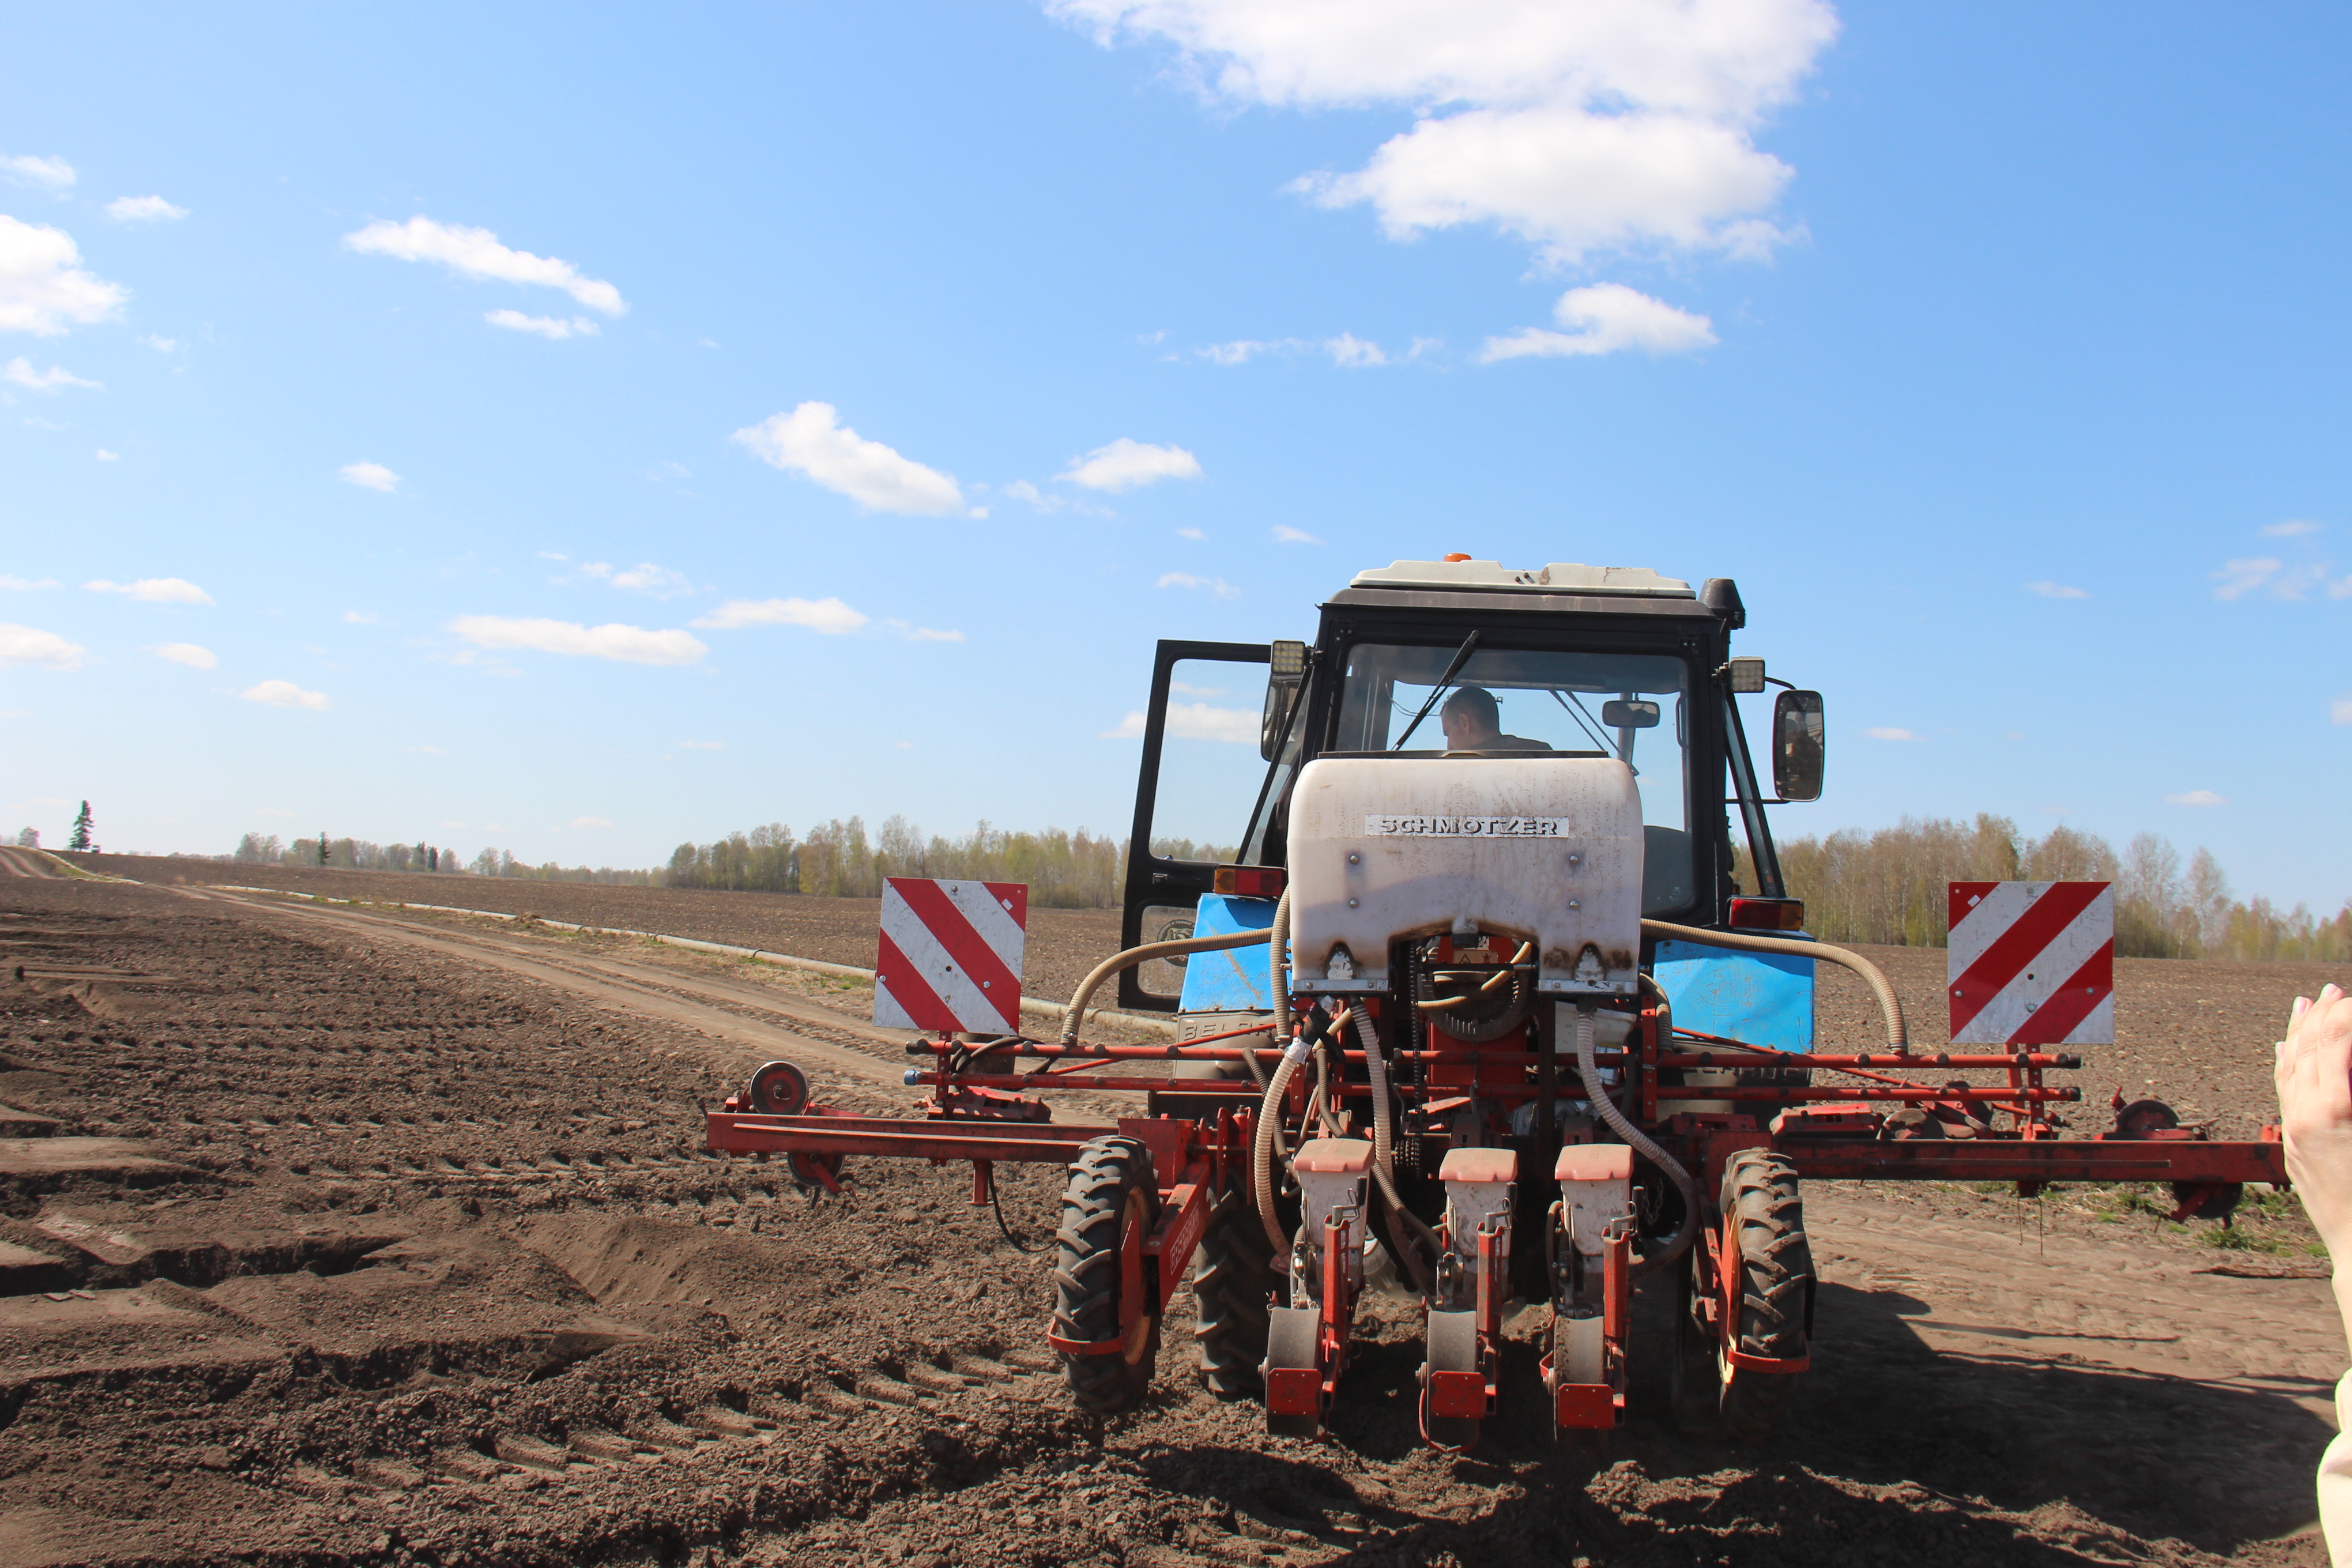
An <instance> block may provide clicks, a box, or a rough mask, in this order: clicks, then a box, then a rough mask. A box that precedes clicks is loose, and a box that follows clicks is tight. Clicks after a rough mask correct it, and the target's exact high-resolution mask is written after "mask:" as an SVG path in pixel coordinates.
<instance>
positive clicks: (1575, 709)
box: [1551, 690, 1642, 778]
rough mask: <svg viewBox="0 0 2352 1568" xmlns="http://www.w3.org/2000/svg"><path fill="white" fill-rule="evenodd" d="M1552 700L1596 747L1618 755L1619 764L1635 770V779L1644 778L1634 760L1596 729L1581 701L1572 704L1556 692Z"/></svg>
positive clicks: (1589, 713) (1552, 695)
mask: <svg viewBox="0 0 2352 1568" xmlns="http://www.w3.org/2000/svg"><path fill="white" fill-rule="evenodd" d="M1551 700H1553V701H1554V702H1557V703H1559V705H1560V706H1561V707H1562V708H1564V709H1567V710H1568V716H1569V717H1570V718H1571V719H1573V720H1575V721H1577V722H1578V723H1579V724H1581V725H1583V726H1584V732H1585V734H1586V735H1588V736H1590V737H1591V740H1592V743H1593V744H1594V745H1596V746H1599V747H1600V748H1601V751H1602V752H1611V753H1614V754H1616V756H1617V760H1618V761H1619V762H1621V763H1624V764H1625V765H1626V767H1628V768H1631V769H1632V770H1633V776H1634V777H1635V778H1640V777H1641V776H1642V770H1641V769H1639V768H1636V767H1634V766H1633V758H1631V757H1629V756H1626V755H1624V754H1623V753H1622V752H1621V751H1619V749H1618V748H1617V747H1615V746H1612V745H1611V744H1610V743H1609V737H1608V736H1606V735H1603V734H1602V733H1601V731H1599V730H1598V729H1596V728H1595V727H1594V725H1593V722H1592V715H1591V712H1590V711H1589V710H1587V709H1586V708H1585V706H1584V703H1583V701H1582V700H1576V701H1574V702H1571V701H1570V700H1569V699H1568V698H1565V697H1562V696H1561V695H1560V694H1559V692H1558V691H1556V690H1555V691H1554V692H1553V693H1552V694H1551Z"/></svg>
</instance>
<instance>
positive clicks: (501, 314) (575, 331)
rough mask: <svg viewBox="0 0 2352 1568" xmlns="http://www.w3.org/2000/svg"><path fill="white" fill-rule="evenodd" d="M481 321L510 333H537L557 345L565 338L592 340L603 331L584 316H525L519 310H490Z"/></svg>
mask: <svg viewBox="0 0 2352 1568" xmlns="http://www.w3.org/2000/svg"><path fill="white" fill-rule="evenodd" d="M482 320H484V321H488V322H489V324H490V325H492V326H494V327H504V328H506V329H507V331H510V332H537V333H538V334H539V335H540V336H541V337H542V338H545V339H547V340H548V341H549V342H559V343H560V342H562V341H563V340H564V339H566V338H593V337H594V336H595V335H596V334H597V333H599V332H601V331H604V328H602V327H600V326H598V325H597V324H596V323H595V322H593V321H590V320H589V319H588V318H587V317H585V316H572V317H570V318H566V317H562V316H526V315H524V314H523V313H522V312H521V311H520V310H492V311H490V312H488V314H486V315H484V316H483V317H482Z"/></svg>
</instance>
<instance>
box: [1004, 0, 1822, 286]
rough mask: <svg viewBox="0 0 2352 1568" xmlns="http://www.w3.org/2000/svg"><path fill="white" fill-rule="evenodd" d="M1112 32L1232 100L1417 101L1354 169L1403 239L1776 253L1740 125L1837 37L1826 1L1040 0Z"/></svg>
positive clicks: (1783, 172) (1319, 103)
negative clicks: (1471, 231)
mask: <svg viewBox="0 0 2352 1568" xmlns="http://www.w3.org/2000/svg"><path fill="white" fill-rule="evenodd" d="M1047 9H1048V10H1049V11H1050V12H1052V13H1053V14H1055V15H1056V16H1061V17H1063V18H1065V19H1066V20H1069V21H1073V22H1076V23H1078V24H1080V25H1081V26H1087V27H1088V28H1089V29H1090V30H1091V31H1092V32H1093V33H1094V35H1095V37H1097V40H1098V41H1100V42H1102V43H1104V44H1105V45H1108V44H1110V43H1113V42H1115V41H1117V40H1118V39H1119V38H1121V37H1127V38H1138V37H1145V38H1159V39H1163V40H1166V41H1167V42H1169V43H1171V44H1173V45H1174V46H1175V47H1177V48H1178V49H1179V50H1180V51H1181V54H1182V58H1183V61H1184V64H1185V66H1186V67H1187V68H1188V69H1189V71H1190V72H1191V74H1192V76H1193V78H1194V79H1195V80H1197V81H1198V82H1199V83H1200V85H1201V87H1202V89H1203V90H1204V91H1205V92H1206V93H1207V94H1209V95H1210V96H1211V97H1213V98H1214V99H1218V100H1223V101H1224V102H1226V103H1228V104H1241V105H1248V104H1263V105H1267V106H1270V107H1276V108H1288V109H1297V110H1312V109H1317V108H1346V109H1363V108H1371V107H1391V106H1393V107H1400V108H1407V109H1410V110H1412V111H1413V112H1414V113H1415V114H1416V115H1418V116H1419V117H1420V118H1419V119H1418V121H1416V123H1415V124H1414V125H1413V127H1412V129H1411V130H1410V131H1407V132H1402V133H1401V134H1399V135H1396V136H1394V137H1391V139H1390V140H1389V141H1388V142H1385V143H1383V144H1382V145H1381V147H1380V148H1379V149H1378V150H1377V151H1375V152H1374V153H1372V154H1371V157H1370V161H1369V162H1368V163H1366V164H1365V165H1364V166H1363V167H1362V168H1360V169H1359V170H1356V171H1354V172H1353V173H1348V174H1330V173H1318V174H1310V175H1308V176H1307V177H1306V178H1305V179H1302V180H1300V181H1299V182H1298V183H1297V188H1299V189H1303V190H1305V191H1307V193H1309V194H1310V195H1313V196H1314V197H1315V198H1316V199H1317V200H1318V201H1320V202H1322V203H1323V204H1324V205H1329V206H1344V205H1352V204H1355V203H1369V204H1370V205H1371V206H1372V207H1373V209H1374V210H1375V211H1376V212H1377V213H1378V214H1379V216H1380V220H1381V226H1382V227H1383V228H1384V229H1385V230H1386V231H1387V232H1388V233H1389V234H1390V235H1391V237H1397V238H1403V237H1408V236H1411V235H1412V234H1415V233H1418V232H1420V231H1422V230H1424V229H1430V228H1442V227H1446V226H1452V225H1455V224H1467V223H1493V224H1495V225H1496V226H1498V227H1500V228H1502V229H1504V230H1506V231H1507V232H1509V233H1512V234H1516V235H1519V236H1521V237H1525V238H1526V239H1528V240H1529V241H1530V242H1532V243H1533V244H1535V245H1536V246H1537V247H1538V248H1539V250H1540V251H1541V252H1542V253H1543V254H1544V255H1545V256H1546V257H1548V258H1551V259H1553V260H1560V261H1565V260H1572V259H1574V258H1578V257H1580V256H1582V255H1584V254H1586V253H1588V252H1590V251H1593V250H1599V249H1622V248H1630V247H1639V248H1643V249H1665V250H1726V251H1730V252H1733V253H1735V254H1748V255H1753V254H1759V253H1761V252H1764V251H1768V250H1769V248H1770V247H1771V246H1772V245H1773V244H1775V243H1776V242H1777V241H1778V240H1779V239H1780V238H1781V235H1780V231H1779V230H1778V229H1777V228H1775V227H1774V226H1773V225H1772V224H1771V222H1770V221H1769V217H1768V216H1767V215H1769V212H1770V211H1771V209H1772V207H1773V205H1775V204H1776V203H1777V202H1778V200H1779V198H1780V193H1781V191H1782V189H1783V188H1784V187H1785V186H1786V185H1787V184H1788V182H1789V180H1790V176H1791V174H1793V171H1792V170H1790V168H1789V166H1788V165H1787V164H1785V163H1781V162H1780V160H1779V159H1777V158H1774V157H1772V156H1770V155H1769V154H1768V153H1762V152H1759V150H1758V149H1757V148H1756V146H1755V144H1754V142H1753V140H1752V138H1753V135H1754V132H1756V130H1757V129H1758V128H1759V126H1760V125H1761V124H1762V123H1763V121H1764V120H1765V118H1766V117H1767V116H1768V115H1769V113H1770V112H1771V111H1772V110H1775V109H1777V108H1779V107H1780V106H1781V105H1782V104H1785V103H1787V102H1788V101H1789V100H1790V99H1791V98H1792V97H1793V96H1794V95H1795V93H1796V91H1797V89H1798V86H1799V84H1800V83H1801V81H1802V79H1804V77H1805V75H1806V74H1807V73H1808V72H1809V71H1810V70H1811V67H1812V64H1813V61H1814V59H1815V58H1816V57H1817V56H1818V55H1819V54H1820V53H1821V51H1822V49H1823V48H1825V47H1827V46H1828V45H1829V43H1830V42H1831V40H1832V39H1833V38H1834V37H1836V36H1837V30H1838V24H1837V16H1836V14H1835V12H1834V11H1832V8H1831V7H1830V6H1829V5H1827V4H1825V3H1824V0H1686V3H1685V4H1681V5H1633V4H1617V5H1526V4H1519V3H1514V0H1451V3H1440V0H1419V3H1413V0H1402V3H1391V4H1383V5H1365V4H1362V3H1360V0H1047Z"/></svg>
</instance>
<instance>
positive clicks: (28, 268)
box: [0, 213, 131, 338]
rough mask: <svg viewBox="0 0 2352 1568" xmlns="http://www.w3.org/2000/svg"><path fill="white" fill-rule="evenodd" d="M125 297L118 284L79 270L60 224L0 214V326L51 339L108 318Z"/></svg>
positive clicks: (78, 257)
mask: <svg viewBox="0 0 2352 1568" xmlns="http://www.w3.org/2000/svg"><path fill="white" fill-rule="evenodd" d="M130 297H131V296H130V290H128V289H124V288H123V287H122V286H121V284H119V283H109V282H107V281H106V280H105V279H101V278H99V277H96V276H94V275H93V274H90V273H88V272H85V271H83V270H82V269H81V252H80V251H79V250H78V249H76V248H75V247H74V242H73V237H72V236H71V235H68V234H67V233H66V232H65V231H64V230H63V229H55V228H49V227H47V226H44V225H40V224H30V223H19V222H18V221H17V220H16V219H15V218H13V217H10V216H8V215H7V214H5V213H0V331H10V332H31V333H33V334H34V335H35V336H37V337H44V338H53V337H56V336H57V335H58V333H60V332H63V331H67V330H68V329H69V328H72V327H77V326H88V325H89V324H90V323H91V322H93V321H112V320H113V319H114V318H115V317H116V316H117V315H119V314H120V313H121V310H122V301H123V300H127V299H129V298H130Z"/></svg>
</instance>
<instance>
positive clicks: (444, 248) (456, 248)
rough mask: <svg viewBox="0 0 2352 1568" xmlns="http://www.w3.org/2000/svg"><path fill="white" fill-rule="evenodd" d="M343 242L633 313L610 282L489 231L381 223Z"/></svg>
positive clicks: (420, 220) (422, 222)
mask: <svg viewBox="0 0 2352 1568" xmlns="http://www.w3.org/2000/svg"><path fill="white" fill-rule="evenodd" d="M343 243H344V244H345V245H348V246H350V247H352V249H353V250H356V251H360V252H362V253H363V254H366V255H372V256H389V257H392V258H394V259H396V260H400V261H437V262H439V263H441V264H442V265H443V266H444V267H446V268H449V269H450V270H451V271H452V272H456V273H458V274H460V275H462V276H464V277H467V278H495V279H499V280H500V281H501V282H507V283H531V284H538V285H541V286H542V287H545V288H549V289H562V290H563V291H564V292H565V293H567V294H569V295H571V296H572V298H573V299H574V300H579V301H580V303H581V304H583V305H585V306H586V307H587V308H588V309H590V310H595V311H598V312H600V313H602V314H604V315H607V316H619V315H624V314H625V313H626V312H627V310H628V309H629V307H628V305H627V304H626V303H625V301H624V300H622V299H621V291H620V290H619V289H615V288H614V287H613V286H612V285H611V284H610V283H606V282H604V281H601V280H600V279H594V278H583V277H582V276H581V275H580V269H579V268H576V267H574V266H573V265H572V263H570V262H569V261H560V260H558V259H556V258H554V257H552V256H533V255H532V254H531V253H530V251H528V250H509V249H508V248H507V247H505V246H503V245H500V244H499V237H498V236H497V235H495V234H492V233H491V232H490V231H489V230H488V229H486V228H467V227H466V226H464V225H462V224H446V223H436V222H435V221H434V220H433V219H431V218H429V217H413V218H410V219H409V220H408V221H407V222H406V223H391V222H387V221H383V220H378V221H377V222H375V223H372V224H370V225H368V226H366V227H365V228H362V229H359V230H356V231H354V232H352V233H351V234H347V235H345V236H343Z"/></svg>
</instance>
